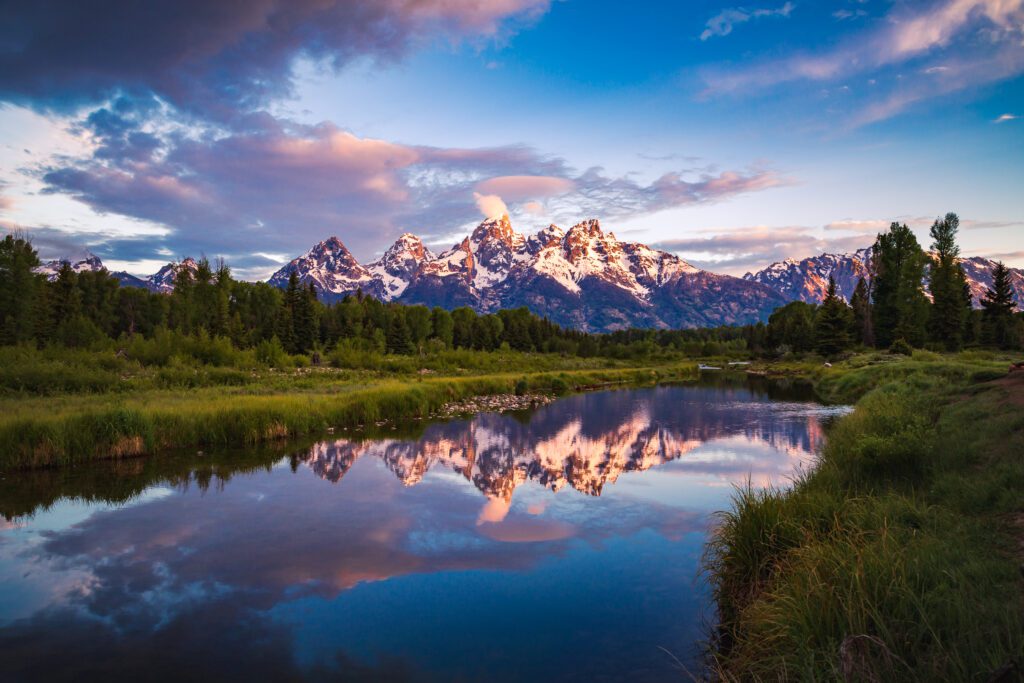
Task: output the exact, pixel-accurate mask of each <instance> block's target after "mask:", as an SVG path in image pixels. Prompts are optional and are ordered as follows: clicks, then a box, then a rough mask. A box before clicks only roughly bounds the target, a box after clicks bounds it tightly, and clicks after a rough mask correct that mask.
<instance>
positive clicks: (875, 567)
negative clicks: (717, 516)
mask: <svg viewBox="0 0 1024 683" xmlns="http://www.w3.org/2000/svg"><path fill="white" fill-rule="evenodd" d="M992 365H993V362H992V361H991V360H988V359H981V360H977V359H966V360H965V362H964V363H963V366H962V367H956V366H957V362H956V361H955V360H951V359H948V358H939V359H936V358H918V359H909V360H906V361H900V362H899V364H894V365H892V366H884V367H882V368H879V367H877V366H876V365H872V364H864V365H863V366H862V367H861V368H860V369H855V370H853V371H851V372H849V373H848V374H846V375H838V374H837V375H836V376H834V377H833V378H831V379H830V380H829V381H830V382H831V383H832V386H833V389H832V390H833V391H835V392H836V393H837V394H839V395H842V394H844V393H849V392H861V393H866V395H865V397H864V398H863V399H862V400H861V401H860V402H859V403H858V405H857V408H856V410H855V412H854V413H852V414H851V415H850V416H848V417H846V418H844V419H842V420H840V421H839V422H838V423H837V424H836V425H835V426H834V428H833V429H832V431H831V432H830V435H829V441H828V444H827V445H826V447H825V449H824V451H823V453H822V455H821V458H820V462H819V463H818V466H817V467H816V469H814V470H813V471H812V472H811V473H810V474H809V475H807V476H805V477H804V478H802V479H801V480H799V481H797V482H796V483H795V485H794V486H793V487H792V488H791V489H789V490H787V491H780V490H768V491H755V490H753V489H751V488H750V487H749V486H748V487H746V488H743V489H741V490H739V491H738V492H737V494H736V496H735V500H734V505H733V508H732V509H731V510H730V511H728V512H726V513H723V515H722V519H721V520H720V524H719V525H718V526H717V530H716V531H715V532H714V534H713V538H712V541H711V543H710V544H709V546H708V553H707V556H706V559H705V564H706V568H707V570H708V577H709V580H710V582H711V585H712V588H713V592H714V595H715V598H716V602H717V605H718V608H719V618H720V625H719V631H718V636H717V640H716V643H715V651H714V652H713V653H712V655H711V665H712V669H713V670H714V671H715V673H716V674H717V676H719V677H720V678H721V679H723V680H835V679H839V680H851V681H853V680H855V681H889V680H892V681H897V680H898V681H909V680H913V681H935V680H964V681H970V680H987V679H988V678H989V676H990V675H991V674H992V672H994V671H997V670H999V669H1000V668H1001V667H1004V666H1009V667H1011V669H1010V670H1011V673H1010V674H1009V675H1010V676H1011V678H1009V679H1007V680H1015V679H1014V678H1012V676H1014V675H1016V676H1018V677H1019V676H1021V675H1022V674H1021V673H1020V669H1017V673H1016V674H1014V673H1012V667H1014V666H1019V665H1020V664H1021V663H1022V662H1024V594H1022V581H1021V575H1020V573H1019V567H1020V564H1021V559H1022V558H1021V557H1020V548H1021V546H1020V545H1019V543H1020V539H1019V535H1020V534H1021V533H1024V530H1022V529H1020V528H1019V527H1015V526H1013V525H1012V524H1011V523H1010V520H1012V519H1013V518H1015V517H1016V516H1018V515H1020V514H1021V512H1022V510H1024V495H1022V493H1021V492H1022V491H1024V414H1022V411H1021V410H1020V409H1019V407H1018V408H1017V409H1016V410H1013V409H1012V408H1011V407H1010V406H1009V405H1008V403H1007V401H1008V400H1010V394H1011V393H1013V392H1017V393H1018V396H1017V399H1016V400H1021V399H1022V398H1024V382H1020V383H1019V386H1016V387H1014V386H1011V385H1008V384H1007V383H1006V381H1005V380H1004V381H1000V382H991V383H988V384H977V383H976V380H977V379H978V373H979V372H982V371H985V372H990V373H993V372H994V367H990V366H992ZM1005 368H1006V365H1005V364H1003V374H1005ZM872 383H876V384H875V387H876V388H874V389H873V390H869V391H865V388H866V387H869V386H871V384H872Z"/></svg>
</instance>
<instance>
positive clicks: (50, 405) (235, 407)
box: [0, 362, 696, 469]
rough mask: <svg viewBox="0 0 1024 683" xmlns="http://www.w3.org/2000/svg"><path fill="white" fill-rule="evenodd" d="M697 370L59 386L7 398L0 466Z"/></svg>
mask: <svg viewBox="0 0 1024 683" xmlns="http://www.w3.org/2000/svg"><path fill="white" fill-rule="evenodd" d="M695 376H696V364H695V363H691V362H676V363H669V364H661V365H639V366H636V367H609V368H597V369H566V370H553V371H546V372H505V373H496V374H479V375H474V376H468V377H466V376H458V377H451V376H449V377H433V376H430V375H423V374H418V375H415V376H408V377H397V378H389V377H377V378H361V379H360V381H352V380H349V379H345V378H336V379H333V380H332V379H331V378H330V377H326V378H321V379H319V380H318V381H317V382H315V383H313V384H310V383H309V382H308V380H307V379H304V378H303V377H302V376H301V375H298V376H296V379H295V381H294V382H293V383H289V382H288V381H287V380H286V379H282V378H281V377H280V376H278V377H276V378H274V379H273V381H272V382H269V381H268V382H267V383H250V384H248V385H245V386H241V387H234V386H220V387H217V386H212V387H200V388H196V389H171V390H158V389H147V390H140V391H129V392H118V393H101V394H89V393H62V394H58V395H56V396H43V397H40V396H26V397H22V398H18V399H7V400H6V401H5V402H4V403H5V408H9V410H4V411H3V417H0V469H27V468H33V467H47V466H56V465H69V464H74V463H76V462H83V461H87V460H93V459H105V458H122V457H130V456H137V455H143V454H151V453H154V452H157V451H160V450H166V449H174V448H184V447H203V446H212V445H216V446H243V445H255V444H260V443H266V442H271V441H276V440H283V439H287V438H295V437H302V436H309V435H316V434H320V433H322V434H326V433H328V430H329V429H340V428H357V427H361V426H365V425H373V424H375V423H378V422H384V421H391V422H394V421H397V420H404V419H415V418H426V417H429V416H430V415H432V414H434V415H436V414H437V413H438V412H439V411H441V410H443V409H444V407H445V406H446V405H456V404H458V402H460V401H464V400H466V399H469V398H471V397H476V396H486V395H523V394H543V395H551V394H564V393H567V392H570V391H581V390H585V389H586V388H588V387H594V386H606V385H608V384H609V383H613V384H630V383H650V382H656V381H661V380H680V379H687V378H693V377H695Z"/></svg>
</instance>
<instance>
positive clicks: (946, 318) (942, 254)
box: [928, 213, 970, 351]
mask: <svg viewBox="0 0 1024 683" xmlns="http://www.w3.org/2000/svg"><path fill="white" fill-rule="evenodd" d="M959 227H960V218H959V217H957V215H956V214H955V213H947V214H946V217H945V218H942V219H938V220H936V221H935V222H934V223H932V228H931V232H930V234H931V237H932V240H933V241H932V251H934V252H935V256H934V262H933V263H932V267H931V273H930V276H929V278H928V287H929V290H930V291H931V294H932V305H931V310H930V313H929V318H928V331H929V334H930V335H931V338H932V340H933V341H936V342H939V343H941V344H944V345H945V347H946V349H947V350H949V351H957V350H959V349H960V348H961V347H962V346H963V342H964V339H963V337H964V326H965V324H966V317H967V312H968V311H969V310H970V299H968V300H967V301H966V302H965V301H964V291H965V286H966V284H967V276H966V275H965V274H964V270H963V268H962V267H961V266H960V261H959V258H958V257H959V256H960V248H959V247H958V246H957V244H956V233H957V231H958V229H959Z"/></svg>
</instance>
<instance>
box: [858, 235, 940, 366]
mask: <svg viewBox="0 0 1024 683" xmlns="http://www.w3.org/2000/svg"><path fill="white" fill-rule="evenodd" d="M927 258H928V257H927V256H926V255H925V253H924V252H923V251H922V250H921V246H920V245H919V244H918V242H917V238H916V237H914V233H913V232H912V231H911V230H910V228H909V227H907V225H906V224H905V223H892V224H891V225H890V226H889V232H885V233H881V234H879V235H878V238H877V239H876V240H875V244H874V247H872V254H871V268H872V271H873V273H872V289H873V297H874V299H873V301H872V317H873V321H872V322H873V325H874V331H875V343H876V344H877V345H878V346H880V347H883V348H886V347H888V346H890V345H891V344H892V342H893V341H895V340H896V339H903V340H905V341H907V342H909V343H910V344H912V345H914V346H921V345H922V344H923V343H924V341H925V337H926V334H925V328H926V324H927V319H928V298H927V297H926V296H925V294H924V291H923V289H922V281H923V279H924V270H925V265H926V263H927Z"/></svg>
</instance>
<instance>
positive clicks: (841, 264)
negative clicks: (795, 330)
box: [743, 247, 871, 304]
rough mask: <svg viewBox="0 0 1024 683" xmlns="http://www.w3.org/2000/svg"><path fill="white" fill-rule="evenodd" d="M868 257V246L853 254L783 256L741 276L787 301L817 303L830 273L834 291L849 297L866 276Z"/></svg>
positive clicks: (869, 251)
mask: <svg viewBox="0 0 1024 683" xmlns="http://www.w3.org/2000/svg"><path fill="white" fill-rule="evenodd" d="M870 257H871V248H870V247H868V248H866V249H858V250H857V251H855V252H854V253H852V254H821V255H820V256H812V257H809V258H805V259H802V260H799V261H798V260H796V259H786V260H785V261H779V262H778V263H773V264H771V265H770V266H768V267H767V268H765V269H764V270H759V271H757V272H756V273H747V274H746V275H744V276H743V279H744V280H747V281H748V282H760V283H761V284H763V285H768V286H769V287H771V288H772V289H774V290H775V291H776V292H778V293H779V294H781V295H782V296H784V297H785V298H786V300H787V301H796V300H799V301H806V302H808V303H815V304H816V303H820V302H821V300H822V299H824V298H825V292H826V290H827V289H828V277H829V275H831V276H832V277H834V278H835V280H836V291H837V292H838V293H839V295H840V296H842V297H843V298H844V299H847V300H849V298H850V297H851V296H853V290H854V289H855V288H856V287H857V282H858V281H859V280H860V279H861V278H862V277H867V275H868V259H869V258H870Z"/></svg>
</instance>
